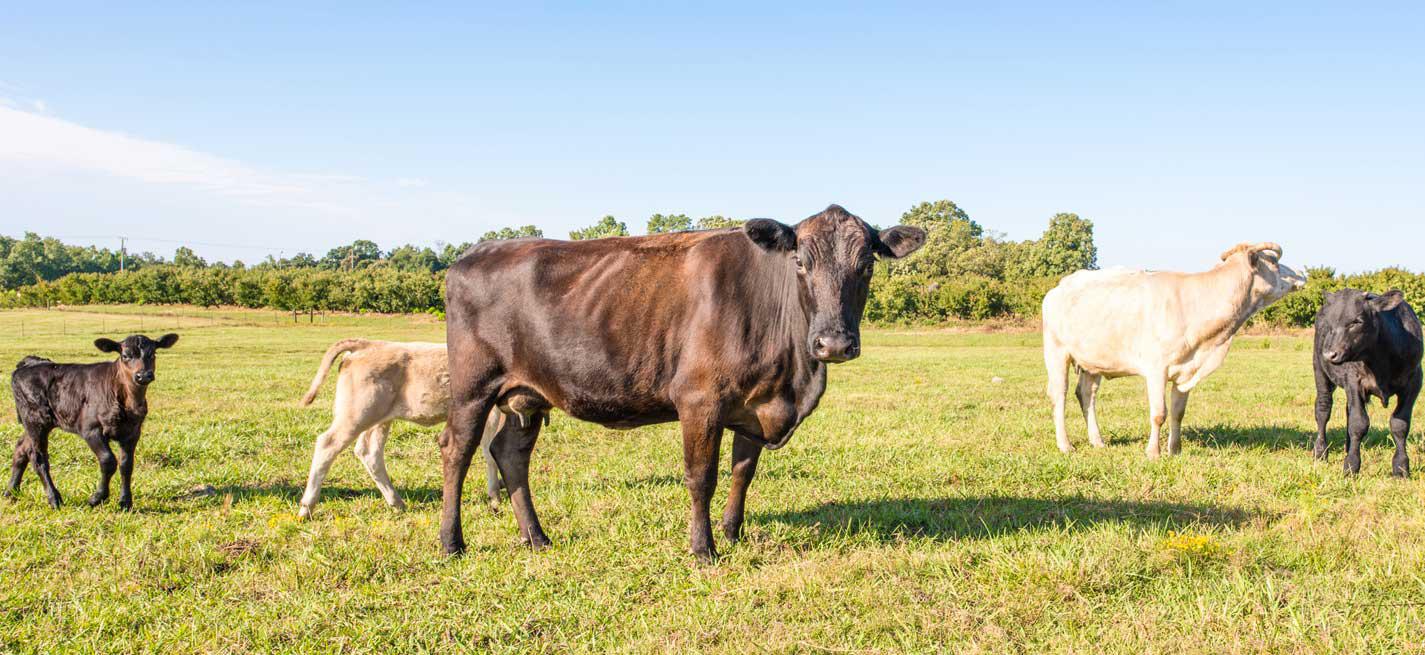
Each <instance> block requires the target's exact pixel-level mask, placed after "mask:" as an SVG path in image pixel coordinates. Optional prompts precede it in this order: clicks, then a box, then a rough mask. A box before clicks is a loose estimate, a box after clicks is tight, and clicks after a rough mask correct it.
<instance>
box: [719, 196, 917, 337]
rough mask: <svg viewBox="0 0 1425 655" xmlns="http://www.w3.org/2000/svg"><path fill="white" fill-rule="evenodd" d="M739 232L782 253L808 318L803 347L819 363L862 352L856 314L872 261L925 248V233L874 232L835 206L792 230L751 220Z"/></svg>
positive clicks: (862, 304) (858, 314) (913, 229)
mask: <svg viewBox="0 0 1425 655" xmlns="http://www.w3.org/2000/svg"><path fill="white" fill-rule="evenodd" d="M743 231H744V232H745V233H746V234H747V238H749V239H751V240H752V243H755V244H757V245H758V246H759V247H761V248H763V249H764V250H767V251H769V252H773V253H782V254H784V255H785V256H786V257H787V259H788V260H789V261H788V263H789V265H791V266H795V267H796V271H797V278H798V281H799V283H800V285H801V302H802V306H803V309H805V310H806V312H807V316H808V318H809V319H810V326H809V332H808V334H807V337H806V338H807V349H808V350H809V351H810V352H811V354H812V356H813V357H815V358H816V359H818V360H820V361H823V362H845V361H849V360H852V359H855V358H856V356H857V355H860V354H861V314H862V312H863V311H864V310H865V309H866V294H867V293H868V292H869V291H870V288H871V272H872V270H873V268H874V267H875V264H876V258H877V257H889V258H892V259H897V258H900V257H904V256H906V255H909V254H910V253H913V252H915V251H916V249H917V248H920V246H922V245H924V244H925V230H922V229H920V228H918V227H907V226H904V225H902V226H898V227H893V228H890V229H887V230H881V231H879V232H877V231H876V230H875V229H874V228H872V227H871V226H870V225H867V224H866V222H865V221H863V220H861V219H860V218H857V217H856V216H854V215H852V214H851V213H850V212H848V211H846V210H845V209H842V208H841V207H839V206H837V205H832V206H830V207H827V208H826V210H825V211H823V212H821V213H820V214H817V215H815V216H812V217H810V218H808V219H806V220H804V221H802V222H800V223H797V224H796V226H795V227H791V226H787V225H783V224H782V223H778V222H777V221H774V220H771V219H766V218H756V219H752V220H750V221H747V223H746V225H744V226H743Z"/></svg>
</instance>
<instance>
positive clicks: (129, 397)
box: [7, 334, 178, 509]
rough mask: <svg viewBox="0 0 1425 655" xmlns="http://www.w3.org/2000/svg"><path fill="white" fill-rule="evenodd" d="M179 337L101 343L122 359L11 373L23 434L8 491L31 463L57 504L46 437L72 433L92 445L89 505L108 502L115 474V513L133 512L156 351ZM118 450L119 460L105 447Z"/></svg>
mask: <svg viewBox="0 0 1425 655" xmlns="http://www.w3.org/2000/svg"><path fill="white" fill-rule="evenodd" d="M177 342H178V335H176V334H165V335H163V337H162V338H160V339H159V340H157V341H154V340H153V339H150V338H148V337H146V336H143V335H141V334H135V335H133V336H130V337H128V338H126V339H124V341H123V342H122V343H120V342H117V341H114V340H113V339H98V340H96V341H95V342H94V346H95V347H96V348H98V349H99V350H102V351H104V352H106V353H118V354H119V358H118V359H116V360H114V361H112V362H104V363H102V364H56V363H55V362H52V361H50V360H48V359H45V358H43V357H34V356H30V357H26V358H24V359H22V360H20V365H19V367H17V368H16V369H15V372H14V373H13V374H11V375H10V388H11V389H12V390H14V392H15V412H16V414H18V415H19V419H20V425H23V426H24V428H25V433H24V434H22V435H20V442H19V443H17V444H15V459H14V460H12V461H11V463H10V488H9V489H8V490H7V494H8V495H9V496H10V497H12V498H13V497H14V496H15V494H17V493H19V491H20V478H22V477H23V476H24V475H25V466H26V465H27V464H33V465H34V467H35V473H36V474H37V475H39V476H40V483H41V484H43V485H44V488H45V496H46V497H47V498H48V499H49V504H50V506H51V507H54V508H56V509H58V508H59V505H60V502H61V500H60V497H59V489H56V488H55V486H54V480H53V479H51V478H50V474H49V433H50V431H51V430H54V429H55V428H59V429H61V430H65V431H67V432H73V433H75V434H77V435H79V436H80V437H82V438H83V439H84V442H85V443H87V444H89V448H90V450H93V451H94V456H95V457H97V458H98V459H99V487H98V488H97V489H95V490H94V495H92V496H90V497H89V505H90V506H91V507H92V506H94V505H98V504H99V503H102V502H104V501H105V500H108V498H109V479H110V478H112V477H113V476H114V471H115V470H116V469H117V470H118V471H119V481H120V490H119V507H122V508H124V509H129V508H131V507H133V503H134V501H133V493H132V491H131V490H130V488H129V483H130V478H131V477H132V476H133V471H134V449H135V448H137V447H138V445H139V432H140V431H141V430H142V429H143V421H144V417H146V416H148V401H147V399H146V398H147V392H148V385H149V383H150V382H153V378H154V373H153V371H154V353H155V352H156V351H157V350H158V349H159V348H170V347H172V346H173V344H174V343H177ZM110 441H114V442H117V443H118V444H119V457H118V458H117V459H115V457H114V453H113V451H111V450H109V442H110Z"/></svg>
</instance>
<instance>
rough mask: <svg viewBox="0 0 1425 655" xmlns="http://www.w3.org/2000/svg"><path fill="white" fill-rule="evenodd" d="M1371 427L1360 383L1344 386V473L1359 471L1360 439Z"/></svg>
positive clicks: (1350, 473) (1352, 473)
mask: <svg viewBox="0 0 1425 655" xmlns="http://www.w3.org/2000/svg"><path fill="white" fill-rule="evenodd" d="M1370 429H1371V417H1370V415H1369V414H1367V413H1366V399H1365V398H1363V397H1362V392H1361V389H1360V383H1359V382H1356V383H1354V384H1351V385H1350V386H1348V387H1347V388H1346V462H1345V464H1344V469H1345V473H1346V475H1355V474H1357V473H1360V472H1361V439H1363V438H1365V436H1366V432H1367V431H1369V430H1370Z"/></svg>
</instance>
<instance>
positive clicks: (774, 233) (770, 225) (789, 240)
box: [742, 218, 797, 252]
mask: <svg viewBox="0 0 1425 655" xmlns="http://www.w3.org/2000/svg"><path fill="white" fill-rule="evenodd" d="M742 232H743V233H744V234H746V235H747V238H748V239H751V240H752V243H755V244H757V245H758V246H760V247H761V248H762V249H763V250H770V251H772V252H779V251H780V252H790V251H792V250H796V248H797V233H796V231H795V230H793V229H792V228H790V227H787V226H786V225H783V224H781V223H778V222H777V221H774V220H772V219H770V218H754V219H752V220H750V221H747V222H746V223H744V224H743V226H742Z"/></svg>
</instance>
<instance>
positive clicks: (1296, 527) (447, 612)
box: [0, 307, 1425, 653]
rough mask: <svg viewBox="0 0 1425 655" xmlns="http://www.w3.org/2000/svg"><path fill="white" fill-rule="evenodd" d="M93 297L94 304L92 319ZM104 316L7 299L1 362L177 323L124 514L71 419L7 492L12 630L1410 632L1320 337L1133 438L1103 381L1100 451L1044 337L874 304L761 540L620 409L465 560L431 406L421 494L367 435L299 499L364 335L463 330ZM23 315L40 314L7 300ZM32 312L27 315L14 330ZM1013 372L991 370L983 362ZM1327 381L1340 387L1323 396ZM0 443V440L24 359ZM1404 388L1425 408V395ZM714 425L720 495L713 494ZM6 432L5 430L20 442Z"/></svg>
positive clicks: (1078, 646)
mask: <svg viewBox="0 0 1425 655" xmlns="http://www.w3.org/2000/svg"><path fill="white" fill-rule="evenodd" d="M101 311H102V313H100V312H101ZM166 311H167V312H168V314H167V315H164V316H160V315H157V314H155V313H154V310H151V309H144V310H140V309H134V308H112V307H111V308H101V309H100V310H95V311H66V312H56V311H30V310H26V311H10V312H0V336H3V337H4V338H3V339H0V362H3V363H4V365H5V370H6V371H7V372H8V371H9V370H10V367H12V366H13V363H14V362H15V361H17V360H19V359H20V357H22V356H24V355H27V354H39V355H43V356H47V357H51V358H54V359H57V360H60V361H100V360H101V359H103V358H104V356H103V355H102V354H101V353H99V352H98V351H96V350H95V349H94V348H93V346H92V341H93V340H94V338H96V337H97V336H100V334H99V332H100V330H107V336H111V337H113V336H122V334H124V333H126V331H133V330H137V329H138V328H139V323H140V321H143V324H144V329H145V330H146V331H147V332H148V333H149V334H150V335H151V336H157V335H158V334H161V333H162V332H164V331H169V330H170V329H171V328H173V327H175V326H177V327H178V328H179V329H178V330H177V331H179V332H180V333H181V334H182V340H181V341H180V343H179V344H178V345H177V346H176V347H174V349H172V350H170V351H165V352H163V353H161V354H160V355H159V357H158V380H157V382H156V383H155V386H154V387H152V389H151V390H150V394H149V402H150V407H151V410H150V412H151V413H150V415H149V418H148V423H147V425H146V426H145V434H144V438H143V441H142V442H141V444H140V446H139V452H138V463H137V466H136V470H135V474H134V498H135V511H133V512H131V513H124V512H121V511H119V510H118V508H117V507H116V506H115V505H114V504H113V501H111V502H110V504H108V505H105V506H102V507H100V508H97V509H91V508H89V507H87V506H85V505H84V503H83V500H84V498H85V497H87V496H88V494H89V492H90V491H92V489H93V485H94V481H95V478H96V475H97V474H96V467H95V464H94V459H93V456H92V454H91V453H90V452H89V450H88V449H87V448H86V447H85V446H84V445H83V443H82V442H81V441H80V439H79V438H78V437H75V436H73V435H69V434H64V433H58V432H57V433H56V434H55V435H54V436H53V437H52V438H51V448H50V452H51V456H52V457H53V462H54V463H53V473H54V476H55V480H56V482H57V484H58V485H59V488H60V490H61V492H62V493H63V494H64V497H65V501H66V505H65V506H64V507H63V508H62V509H61V510H59V511H52V510H50V509H49V508H48V507H47V506H45V504H44V501H43V497H42V494H41V492H40V487H39V484H38V482H37V480H36V479H35V477H34V475H33V472H31V473H29V474H27V476H26V480H25V483H24V486H23V488H22V491H21V495H20V498H19V499H18V500H14V501H0V581H3V584H0V651H15V652H31V651H41V650H43V651H68V652H95V651H102V652H160V651H167V652H221V653H246V652H390V651H394V650H398V649H399V650H409V651H412V652H432V651H441V652H462V651H468V652H510V653H528V652H550V653H569V652H575V653H577V652H609V651H619V652H695V651H699V652H811V653H815V652H828V653H861V652H866V653H878V652H987V653H1000V652H1006V653H1040V652H1115V653H1153V652H1243V653H1258V652H1291V653H1297V652H1353V653H1362V652H1379V653H1397V652H1403V651H1419V650H1421V649H1422V642H1423V641H1425V637H1422V636H1423V635H1425V578H1422V571H1425V483H1422V481H1421V475H1422V473H1421V472H1422V471H1425V452H1422V448H1421V447H1420V441H1419V434H1420V427H1421V425H1425V424H1420V423H1417V425H1416V426H1415V428H1414V429H1413V430H1412V436H1411V445H1410V454H1411V457H1412V458H1413V459H1414V460H1415V462H1414V464H1415V469H1416V471H1417V477H1416V478H1415V479H1412V480H1408V481H1401V480H1394V479H1391V478H1389V477H1388V474H1389V471H1390V461H1389V460H1390V454H1391V447H1390V445H1389V436H1388V435H1387V434H1386V433H1385V431H1384V429H1383V428H1384V426H1385V424H1386V417H1387V413H1386V412H1385V411H1384V410H1382V409H1381V408H1380V406H1379V404H1378V403H1377V404H1375V405H1374V406H1373V407H1372V408H1371V411H1372V414H1373V416H1372V419H1373V426H1372V430H1371V434H1370V436H1369V438H1368V440H1367V442H1366V446H1365V447H1364V448H1363V460H1364V464H1363V468H1362V474H1361V476H1360V477H1359V478H1356V479H1346V478H1344V477H1343V476H1342V473H1341V450H1342V444H1343V441H1344V434H1343V432H1344V425H1345V421H1344V407H1345V403H1344V402H1340V401H1338V402H1337V404H1336V417H1335V420H1334V422H1333V430H1332V433H1331V434H1332V452H1331V459H1330V461H1329V462H1328V463H1327V464H1318V463H1314V462H1313V461H1312V459H1311V456H1310V452H1309V449H1308V444H1309V439H1310V435H1311V434H1312V433H1313V431H1314V422H1313V419H1312V409H1311V408H1312V402H1313V397H1314V391H1313V387H1312V382H1311V346H1310V338H1309V336H1304V335H1270V336H1242V337H1239V338H1238V339H1237V340H1236V342H1235V343H1234V345H1233V348H1232V353H1231V355H1230V356H1229V357H1228V359H1227V363H1226V364H1225V365H1224V367H1223V368H1222V369H1221V370H1220V371H1218V372H1217V373H1216V374H1215V375H1214V376H1213V377H1211V378H1209V379H1208V380H1207V381H1206V382H1205V383H1204V384H1203V385H1201V386H1200V387H1199V388H1198V389H1197V390H1196V391H1194V393H1193V396H1192V400H1191V404H1190V405H1189V407H1188V413H1187V419H1186V421H1185V423H1184V425H1185V431H1186V436H1185V438H1184V451H1183V454H1182V455H1181V456H1179V457H1174V458H1165V459H1164V460H1161V461H1157V462H1150V461H1147V460H1146V459H1145V457H1144V455H1143V446H1144V444H1145V439H1146V433H1147V425H1148V423H1147V408H1146V403H1145V401H1144V398H1143V383H1142V382H1141V380H1138V379H1122V380H1114V381H1110V382H1107V383H1105V385H1104V388H1103V392H1102V395H1101V396H1100V420H1101V422H1102V425H1103V428H1104V433H1105V437H1106V438H1107V439H1108V441H1109V447H1108V448H1106V449H1102V450H1095V449H1093V448H1092V447H1090V446H1089V445H1088V443H1087V441H1086V438H1085V435H1084V427H1083V420H1082V416H1081V414H1080V413H1079V411H1078V408H1077V406H1076V405H1075V404H1074V403H1073V402H1072V401H1071V402H1070V410H1069V426H1070V436H1071V438H1072V439H1073V440H1074V442H1075V445H1076V446H1077V447H1078V451H1077V452H1076V453H1074V454H1073V455H1072V456H1064V455H1062V454H1060V453H1059V452H1058V450H1056V448H1055V445H1054V436H1053V425H1052V421H1051V419H1050V406H1049V403H1048V401H1047V400H1046V398H1045V396H1044V391H1043V389H1044V369H1043V363H1042V359H1041V355H1040V350H1039V335H1038V334H1037V333H1036V332H1033V331H1009V332H1001V333H993V332H977V331H951V330H940V331H935V330H929V331H927V330H915V331H911V330H894V329H868V330H867V331H866V334H865V336H864V342H865V354H864V355H863V356H862V357H861V358H860V359H858V360H856V361H853V362H850V363H847V364H842V365H837V366H835V367H833V368H832V370H831V382H830V387H829V389H828V391H827V394H826V396H825V397H824V398H823V399H822V402H821V406H820V408H819V409H818V410H817V412H816V413H815V414H814V415H813V416H812V417H811V418H810V419H809V420H808V421H807V422H806V423H805V424H804V425H803V426H802V428H801V429H800V430H799V431H798V433H797V435H796V436H795V438H794V439H793V441H792V442H791V443H790V444H789V445H788V446H787V447H786V448H784V449H782V450H780V451H776V452H770V453H767V454H766V456H764V457H763V458H762V462H761V466H760V469H759V471H758V475H757V478H756V480H755V481H754V482H753V484H752V487H751V490H750V492H749V500H748V520H747V525H746V526H745V531H746V537H745V538H744V540H743V542H742V543H740V544H737V545H730V544H728V543H726V542H725V541H723V540H722V537H721V533H720V532H716V534H717V536H718V538H719V543H718V546H719V549H720V551H721V553H722V558H721V559H720V560H719V561H717V562H716V563H714V564H711V565H699V564H698V563H697V562H696V561H695V560H694V558H693V557H692V556H691V555H689V554H688V553H687V551H686V549H687V518H688V517H687V513H688V495H687V492H686V491H685V490H684V487H683V484H682V456H681V450H680V437H679V436H678V435H679V433H678V429H677V426H676V425H675V424H669V425H663V426H655V427H651V428H643V429H638V430H633V431H628V432H617V431H611V430H605V429H603V428H600V427H597V426H594V425H590V424H583V423H578V422H575V421H573V420H571V419H569V418H568V417H566V416H563V415H560V414H558V413H556V414H555V415H554V418H553V422H552V424H551V425H550V427H549V428H547V429H546V430H545V432H544V433H543V435H542V436H541V438H540V441H539V445H538V447H537V449H536V452H535V460H534V468H533V469H532V477H533V487H534V493H535V502H536V505H537V507H538V508H539V511H540V518H541V519H542V520H543V522H544V526H545V529H546V530H547V531H548V533H549V535H550V537H551V538H553V539H554V541H555V545H554V547H553V548H552V549H550V550H548V551H546V552H540V553H533V552H529V551H528V550H525V549H523V548H521V547H519V546H518V545H517V544H516V537H517V533H516V529H515V523H514V518H513V516H512V514H511V512H510V511H509V509H508V506H506V507H505V508H504V509H503V511H501V512H500V513H497V514H496V513H491V512H490V511H489V510H487V509H486V508H485V505H484V498H483V483H482V481H481V480H482V478H481V477H480V476H481V474H482V473H481V471H482V470H483V467H481V466H479V465H477V466H474V467H472V469H471V476H472V477H471V482H470V483H468V484H467V485H466V497H467V505H466V511H465V537H466V540H467V542H468V544H469V552H468V554H467V555H466V556H464V557H461V558H453V559H452V558H446V557H444V556H442V555H441V554H440V549H439V544H438V542H437V537H436V530H437V526H438V522H439V518H438V512H439V507H440V484H441V479H440V467H439V454H438V451H437V448H436V446H435V436H436V434H437V433H438V430H439V428H418V427H415V426H411V425H408V424H406V425H399V426H398V427H397V428H396V430H395V431H394V434H393V436H392V439H391V441H390V443H389V444H388V446H387V462H388V466H389V468H390V472H391V476H392V478H393V480H394V481H395V483H396V486H397V487H398V488H399V489H400V490H401V492H402V494H403V495H404V496H405V498H406V501H407V502H408V503H409V504H410V509H409V510H408V511H406V512H404V513H399V512H396V511H394V510H391V509H390V508H388V507H386V506H385V504H384V503H383V502H382V501H381V498H380V496H379V494H378V493H377V491H376V489H375V486H374V485H373V484H372V483H371V481H370V479H369V478H368V476H367V474H366V472H365V471H364V470H363V469H362V467H361V465H360V463H359V462H358V461H357V459H356V458H355V457H354V456H351V455H344V456H343V457H342V458H341V459H339V460H338V461H337V464H336V465H335V466H334V467H333V468H332V472H331V474H330V476H329V477H328V480H327V484H326V486H325V487H324V489H323V496H322V502H321V503H320V504H319V505H318V507H317V512H316V514H315V515H314V517H313V518H312V519H311V520H307V521H298V519H297V517H296V511H297V499H298V496H299V495H300V493H301V491H302V487H303V484H304V482H305V476H306V473H307V467H308V465H309V463H310V460H311V454H312V443H313V439H314V438H315V436H316V435H317V434H318V433H320V432H321V431H322V430H323V429H325V427H326V425H327V422H328V421H329V418H330V411H329V408H330V402H331V393H332V382H331V380H330V379H329V380H328V383H327V385H326V387H325V388H324V390H323V393H322V395H321V396H319V397H318V400H317V402H316V403H315V404H314V405H313V407H311V408H299V407H298V406H297V402H296V401H297V399H298V398H299V397H300V396H301V395H302V393H303V391H304V390H305V389H306V386H307V384H308V383H309V382H310V381H311V377H312V374H313V373H314V371H315V369H316V366H317V363H318V360H319V359H320V357H321V354H322V352H323V351H324V350H325V349H326V347H327V346H328V345H330V344H331V343H332V342H333V341H335V340H337V339H339V338H342V337H349V336H366V337H371V338H381V339H394V340H432V341H439V340H443V338H444V326H443V324H441V323H439V322H437V321H435V320H433V319H431V318H429V317H419V316H417V317H386V316H382V317H322V318H320V319H318V320H316V321H315V322H312V323H308V322H307V320H308V319H307V318H306V317H302V319H301V321H300V322H297V323H293V322H292V320H291V317H290V315H287V316H286V318H283V317H282V316H279V315H276V314H275V313H272V312H265V313H264V312H245V311H237V310H225V311H207V310H198V309H185V308H178V309H168V310H166ZM22 323H23V326H24V327H23V328H22V327H21V326H22ZM22 329H23V330H24V331H25V332H24V334H25V336H23V337H22V336H21V333H22ZM996 379H998V381H992V380H996ZM1338 398H1339V396H1338ZM0 404H3V412H4V414H5V419H4V421H3V422H0V438H3V439H4V441H5V443H6V444H13V443H14V440H15V438H16V437H17V436H18V434H19V427H18V425H16V423H15V422H14V414H13V412H14V409H13V401H12V399H11V397H10V390H9V385H8V380H7V381H6V384H5V385H4V388H3V391H0ZM1419 414H1420V412H1419V411H1417V416H1416V420H1417V421H1419V419H1420V416H1419ZM728 448H729V443H728V440H727V439H724V443H723V462H722V466H721V468H720V470H721V482H720V485H719V489H718V491H719V493H718V495H717V497H716V500H715V501H714V508H713V513H714V515H715V516H717V515H720V513H721V507H722V501H723V500H724V499H725V498H726V486H727V484H726V483H727V465H726V457H727V450H728ZM7 452H8V451H7Z"/></svg>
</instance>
